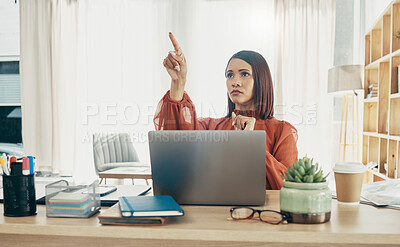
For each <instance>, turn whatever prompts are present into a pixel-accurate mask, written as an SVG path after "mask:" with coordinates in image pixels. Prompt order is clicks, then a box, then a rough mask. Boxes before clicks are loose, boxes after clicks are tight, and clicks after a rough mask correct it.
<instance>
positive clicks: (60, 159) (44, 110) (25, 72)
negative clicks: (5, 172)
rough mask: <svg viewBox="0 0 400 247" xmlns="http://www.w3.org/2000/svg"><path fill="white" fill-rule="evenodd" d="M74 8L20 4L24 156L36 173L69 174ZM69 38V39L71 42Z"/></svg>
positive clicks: (55, 0) (43, 1)
mask: <svg viewBox="0 0 400 247" xmlns="http://www.w3.org/2000/svg"><path fill="white" fill-rule="evenodd" d="M76 6H77V3H76V1H65V0H52V1H47V0H38V1H21V2H20V49H21V55H20V74H21V105H22V107H21V110H22V137H23V144H24V152H25V154H27V155H34V156H36V158H37V162H36V163H37V164H38V165H39V168H40V169H41V170H52V171H54V172H60V173H61V174H63V173H64V174H70V173H71V172H72V170H73V169H72V167H71V164H72V163H73V158H74V155H75V153H74V144H75V118H74V116H75V109H76V107H75V105H76V104H75V103H76V101H75V97H74V96H75V91H76V90H77V88H76V65H75V58H76V55H77V50H76V47H77V46H76V45H77V43H76V39H75V38H73V37H74V35H75V33H76V30H77V11H76ZM71 37H72V38H71Z"/></svg>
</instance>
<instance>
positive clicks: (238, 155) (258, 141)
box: [149, 130, 266, 205]
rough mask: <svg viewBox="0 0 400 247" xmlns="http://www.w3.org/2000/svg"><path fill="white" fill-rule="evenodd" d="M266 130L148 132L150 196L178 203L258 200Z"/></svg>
mask: <svg viewBox="0 0 400 247" xmlns="http://www.w3.org/2000/svg"><path fill="white" fill-rule="evenodd" d="M265 142H266V135H265V131H223V130H219V131H212V130H206V131H193V130H192V131H182V130H181V131H150V132H149V147H150V159H151V170H152V177H153V178H152V179H153V190H154V195H171V196H172V197H173V198H174V199H175V200H176V201H177V202H178V203H179V204H192V205H263V204H264V203H265V180H266V175H265V170H266V168H265V149H266V148H265V145H266V144H265Z"/></svg>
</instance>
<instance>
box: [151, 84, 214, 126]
mask: <svg viewBox="0 0 400 247" xmlns="http://www.w3.org/2000/svg"><path fill="white" fill-rule="evenodd" d="M153 122H154V126H155V127H156V130H207V129H208V125H209V119H197V116H196V109H195V108H194V105H193V102H192V100H191V99H190V98H189V95H188V94H187V93H186V92H184V94H183V98H182V100H181V101H176V100H173V99H171V98H170V97H169V90H168V92H167V93H166V94H165V95H164V97H162V99H161V100H160V102H159V103H158V106H157V110H156V114H155V115H154V119H153Z"/></svg>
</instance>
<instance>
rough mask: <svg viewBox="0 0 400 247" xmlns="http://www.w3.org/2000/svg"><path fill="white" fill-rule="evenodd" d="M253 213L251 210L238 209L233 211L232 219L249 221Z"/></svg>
mask: <svg viewBox="0 0 400 247" xmlns="http://www.w3.org/2000/svg"><path fill="white" fill-rule="evenodd" d="M252 213H253V210H251V209H250V208H236V209H235V210H233V211H232V218H234V219H247V218H249V217H250V215H251V214H252Z"/></svg>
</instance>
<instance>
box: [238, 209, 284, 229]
mask: <svg viewBox="0 0 400 247" xmlns="http://www.w3.org/2000/svg"><path fill="white" fill-rule="evenodd" d="M230 211H231V217H232V219H234V220H247V219H251V218H253V216H254V214H255V213H258V216H259V217H260V220H261V221H262V222H265V223H269V224H274V225H278V224H280V223H282V222H283V221H286V220H288V218H289V216H288V215H287V214H285V213H281V212H278V211H274V210H257V209H254V208H248V207H238V208H231V210H230Z"/></svg>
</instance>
